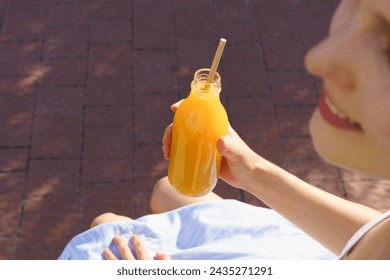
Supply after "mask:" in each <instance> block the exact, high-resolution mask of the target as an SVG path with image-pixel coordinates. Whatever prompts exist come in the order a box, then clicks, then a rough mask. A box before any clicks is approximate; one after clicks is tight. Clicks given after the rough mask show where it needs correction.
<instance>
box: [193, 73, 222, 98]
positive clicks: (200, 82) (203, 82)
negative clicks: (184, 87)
mask: <svg viewBox="0 0 390 280" xmlns="http://www.w3.org/2000/svg"><path fill="white" fill-rule="evenodd" d="M209 72H210V69H209V68H202V69H199V70H197V71H196V72H195V74H194V80H193V81H192V85H193V87H194V88H195V89H196V90H197V91H199V92H200V93H201V94H210V93H219V92H220V91H221V75H219V73H218V72H215V74H214V77H213V79H212V80H211V82H207V78H208V75H209Z"/></svg>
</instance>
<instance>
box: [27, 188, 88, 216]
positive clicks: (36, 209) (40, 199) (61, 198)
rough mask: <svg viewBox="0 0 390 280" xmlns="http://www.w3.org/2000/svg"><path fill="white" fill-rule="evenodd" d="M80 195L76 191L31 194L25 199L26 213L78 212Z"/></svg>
mask: <svg viewBox="0 0 390 280" xmlns="http://www.w3.org/2000/svg"><path fill="white" fill-rule="evenodd" d="M79 203H80V202H79V197H77V196H76V195H75V194H74V193H48V194H45V195H43V196H36V195H35V194H34V195H31V196H28V197H27V198H26V199H25V201H24V213H25V214H31V213H35V214H38V215H39V214H40V213H51V214H53V213H59V214H63V213H70V212H74V213H76V212H77V211H78V209H79Z"/></svg>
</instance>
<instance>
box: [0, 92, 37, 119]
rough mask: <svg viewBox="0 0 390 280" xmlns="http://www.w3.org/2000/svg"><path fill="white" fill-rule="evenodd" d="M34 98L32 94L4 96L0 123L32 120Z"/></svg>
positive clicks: (0, 111)
mask: <svg viewBox="0 0 390 280" xmlns="http://www.w3.org/2000/svg"><path fill="white" fill-rule="evenodd" d="M33 102H34V98H33V96H32V95H26V96H16V97H14V96H12V97H8V98H2V99H1V104H2V109H1V110H0V123H2V124H8V125H12V124H17V123H25V122H31V121H32V112H33Z"/></svg>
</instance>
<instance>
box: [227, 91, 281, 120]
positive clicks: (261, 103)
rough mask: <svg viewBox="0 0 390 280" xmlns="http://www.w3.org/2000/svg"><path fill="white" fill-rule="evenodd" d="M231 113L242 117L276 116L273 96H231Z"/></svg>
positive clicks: (263, 117) (264, 117)
mask: <svg viewBox="0 0 390 280" xmlns="http://www.w3.org/2000/svg"><path fill="white" fill-rule="evenodd" d="M229 115H231V116H232V117H241V118H259V119H269V118H274V117H275V112H274V109H273V102H272V98H271V97H269V96H258V97H252V96H251V97H241V98H234V99H233V98H231V99H229Z"/></svg>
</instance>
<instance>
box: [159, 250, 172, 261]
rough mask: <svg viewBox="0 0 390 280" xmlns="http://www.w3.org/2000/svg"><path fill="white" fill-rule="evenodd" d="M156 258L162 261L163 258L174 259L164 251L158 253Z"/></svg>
mask: <svg viewBox="0 0 390 280" xmlns="http://www.w3.org/2000/svg"><path fill="white" fill-rule="evenodd" d="M156 260H159V261H162V260H172V258H171V256H170V255H168V254H165V253H162V252H157V253H156Z"/></svg>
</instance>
